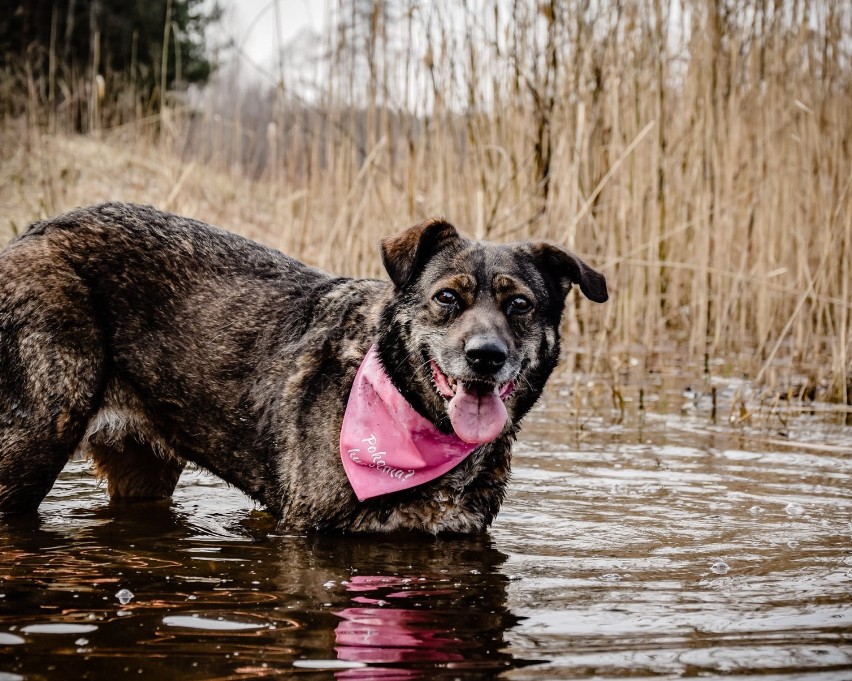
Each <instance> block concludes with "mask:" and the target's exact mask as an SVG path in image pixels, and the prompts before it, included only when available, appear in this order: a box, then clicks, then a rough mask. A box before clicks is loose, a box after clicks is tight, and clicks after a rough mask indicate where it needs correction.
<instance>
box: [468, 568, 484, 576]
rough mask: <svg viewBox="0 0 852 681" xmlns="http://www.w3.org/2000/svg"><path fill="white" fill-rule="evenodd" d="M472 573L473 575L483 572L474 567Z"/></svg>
mask: <svg viewBox="0 0 852 681" xmlns="http://www.w3.org/2000/svg"><path fill="white" fill-rule="evenodd" d="M470 574H472V575H481V574H482V573H481V572H480V571H479V570H477V569H476V568H473V569H472V570H471V571H470Z"/></svg>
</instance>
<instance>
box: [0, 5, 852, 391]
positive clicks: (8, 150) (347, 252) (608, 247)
mask: <svg viewBox="0 0 852 681" xmlns="http://www.w3.org/2000/svg"><path fill="white" fill-rule="evenodd" d="M329 5H330V9H329V12H330V14H331V15H330V17H329V21H328V25H329V26H330V27H331V30H329V31H328V32H327V34H326V35H324V36H322V37H319V38H317V39H315V40H312V41H308V44H309V46H308V47H304V49H301V50H300V51H295V50H293V49H289V50H287V49H284V47H285V46H281V47H282V51H281V58H280V59H278V60H277V63H276V65H275V66H274V67H273V68H271V69H270V70H269V71H263V69H251V68H250V66H248V65H246V63H245V62H242V65H239V66H232V67H229V68H225V69H222V70H220V72H219V73H218V74H217V76H216V77H215V78H214V81H213V83H212V84H211V85H210V87H209V88H208V90H207V91H206V92H204V93H202V94H196V95H195V96H190V97H187V96H186V95H179V94H178V93H172V94H171V95H170V96H169V97H165V98H161V99H160V100H159V102H158V104H157V105H156V108H155V109H151V108H146V105H145V103H144V102H143V101H141V99H140V97H139V96H138V94H137V93H135V92H134V91H133V79H132V78H129V77H127V76H118V75H116V74H112V75H110V74H105V75H104V76H102V78H104V81H103V82H104V83H105V85H106V92H105V94H104V96H103V98H100V97H99V96H98V95H97V89H96V88H97V84H98V82H97V80H96V78H97V76H99V75H100V74H97V73H90V74H89V76H88V78H85V77H78V78H77V79H76V80H74V81H73V82H71V81H69V82H67V83H62V87H63V88H65V89H64V90H62V88H57V87H56V86H55V85H54V86H50V85H49V82H50V77H49V76H50V74H46V73H41V72H39V71H38V70H37V69H33V68H32V67H31V66H27V65H23V66H22V67H21V68H20V69H9V70H7V72H6V73H5V74H3V77H2V83H0V93H2V95H3V97H4V98H6V99H7V101H8V102H10V104H9V105H8V106H6V107H4V113H3V119H2V124H0V140H1V141H2V144H3V149H4V153H3V155H2V158H1V159H0V204H2V207H3V211H2V217H0V230H4V231H3V232H2V233H0V238H2V239H3V240H5V239H6V238H8V237H9V236H11V235H12V233H13V232H14V231H15V230H20V229H22V228H23V227H24V226H25V225H26V224H27V223H28V222H29V221H31V220H32V219H34V218H36V217H40V216H44V215H48V214H52V213H56V212H59V211H61V210H65V209H67V208H70V207H71V206H74V205H81V204H89V203H93V202H96V201H99V200H104V199H125V200H137V201H144V202H149V203H154V204H157V205H159V206H162V207H164V208H168V209H171V210H175V211H178V212H183V213H187V214H191V215H193V216H195V217H198V218H200V219H204V220H208V221H211V222H214V223H216V224H221V225H223V226H226V227H228V228H230V229H234V230H235V231H239V232H242V233H245V234H247V235H249V236H252V237H254V238H257V239H259V240H261V241H263V242H265V243H268V244H270V245H272V246H275V247H278V248H282V249H284V250H286V251H288V252H290V253H292V254H294V255H296V256H298V257H301V258H303V259H305V260H308V261H309V262H312V263H314V264H316V265H318V266H320V267H323V268H326V269H329V270H332V271H335V272H340V273H345V274H353V275H369V276H372V275H379V274H380V269H379V260H378V258H377V257H376V241H377V240H378V238H379V237H380V236H382V235H384V234H386V233H388V232H389V231H391V230H394V229H397V228H399V227H401V226H404V225H407V224H409V223H412V222H414V221H417V220H419V219H421V218H424V217H426V216H430V215H435V214H441V215H445V216H447V217H448V218H449V219H451V220H452V221H454V222H455V223H456V224H457V225H459V226H460V227H461V228H462V229H463V231H466V232H467V233H469V234H471V235H473V236H476V237H480V238H488V239H495V240H499V241H512V240H519V239H550V240H554V241H558V242H560V243H562V244H564V245H566V246H568V247H569V248H571V249H572V250H574V251H575V252H577V253H579V254H580V255H582V256H583V257H585V258H587V259H588V260H589V261H590V262H591V263H594V264H595V265H596V266H598V267H600V268H601V269H603V270H604V271H605V272H606V274H607V277H608V280H609V282H610V287H611V290H612V300H611V302H610V303H609V304H607V305H605V306H602V307H596V306H592V305H590V304H587V303H584V302H581V301H580V300H579V298H573V299H572V300H571V303H570V306H569V314H568V315H567V317H566V325H567V327H568V330H569V331H570V332H571V334H569V335H567V339H568V340H567V343H566V345H567V349H568V350H569V353H568V354H569V357H568V362H567V364H568V366H569V367H571V368H574V369H581V370H585V371H598V372H600V371H609V372H612V373H613V375H615V373H617V372H618V370H619V369H620V368H623V367H626V366H630V365H635V364H636V363H637V362H639V363H640V364H641V367H642V368H643V369H645V370H654V369H656V368H658V367H659V365H660V364H661V363H663V362H666V361H670V357H671V356H672V353H675V354H677V356H678V357H682V358H683V362H684V366H687V365H691V366H693V367H699V369H700V368H705V369H707V371H713V372H728V373H730V372H744V373H746V374H747V375H748V377H750V378H752V379H754V380H756V381H757V382H758V383H760V384H764V385H770V386H775V387H777V388H778V389H781V390H787V391H793V392H796V391H798V392H800V393H803V392H807V393H808V394H814V393H815V392H816V393H819V395H820V396H822V397H825V398H827V399H830V400H833V401H837V402H841V403H845V404H852V394H850V393H852V383H850V375H852V319H851V317H852V315H850V308H852V296H851V295H850V286H852V273H850V263H851V262H852V187H850V185H852V106H850V102H852V59H850V57H852V54H850V52H851V51H852V7H850V6H849V5H848V3H844V2H840V1H835V0H814V1H812V2H803V1H801V0H794V1H792V2H789V3H768V2H745V1H737V0H727V1H726V2H711V1H709V0H699V1H696V2H679V1H678V0H671V1H665V0H635V1H633V2H628V3H590V2H587V1H583V0H565V1H563V2H556V1H552V2H531V1H530V2H520V1H519V2H513V3H507V2H503V1H501V0H479V1H478V2H475V3H465V2H462V1H461V0H441V1H438V2H429V3H426V2H416V1H414V0H402V1H400V2H351V1H350V2H343V1H341V2H338V3H329ZM256 71H260V72H261V75H262V76H263V77H262V78H261V79H260V80H258V79H257V77H256V74H255V72H256ZM54 77H55V76H54ZM75 83H76V85H75ZM51 87H54V90H51ZM59 91H62V92H65V93H66V94H65V95H64V97H62V98H59V97H58V96H57V95H56V94H55V92H59ZM51 92H53V93H54V94H51ZM93 92H94V93H95V95H94V96H93V95H92V93H93ZM60 99H61V101H59V100H60ZM71 104H73V106H71ZM80 107H83V108H84V109H86V108H87V107H89V108H91V107H96V108H97V112H96V113H97V115H92V112H91V111H88V110H87V111H86V115H80V113H79V112H80ZM72 113H73V115H72ZM582 348H586V350H585V351H583V350H581V349H582ZM667 357H668V358H669V359H668V360H667V359H666V358H667Z"/></svg>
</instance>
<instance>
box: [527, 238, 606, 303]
mask: <svg viewBox="0 0 852 681" xmlns="http://www.w3.org/2000/svg"><path fill="white" fill-rule="evenodd" d="M529 249H530V252H531V253H532V256H533V260H534V261H535V262H536V263H537V264H538V266H539V268H540V269H541V271H542V272H543V273H544V274H545V275H546V276H548V277H550V278H552V279H553V280H554V281H556V282H558V284H559V286H560V288H561V289H562V295H563V296H566V295H568V291H570V290H571V285H572V284H577V285H578V286H579V287H580V290H581V291H582V292H583V295H585V296H586V298H588V299H589V300H593V301H594V302H596V303H605V302H606V301H607V299H608V298H609V294H608V293H607V290H606V277H604V275H603V274H601V273H600V272H598V271H597V270H594V269H592V268H591V267H589V266H588V265H587V264H586V263H585V262H583V261H582V260H581V259H580V258H578V257H577V256H576V255H574V254H573V253H569V252H568V251H566V250H565V249H564V248H562V247H561V246H557V245H556V244H551V243H548V242H546V241H543V242H540V243H534V244H530V245H529Z"/></svg>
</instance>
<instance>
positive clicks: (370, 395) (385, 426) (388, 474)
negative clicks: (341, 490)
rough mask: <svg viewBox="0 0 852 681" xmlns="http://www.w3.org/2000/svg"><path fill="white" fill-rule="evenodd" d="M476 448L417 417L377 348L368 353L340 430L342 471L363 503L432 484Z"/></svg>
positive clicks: (356, 380)
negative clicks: (385, 368) (385, 367)
mask: <svg viewBox="0 0 852 681" xmlns="http://www.w3.org/2000/svg"><path fill="white" fill-rule="evenodd" d="M477 447H479V443H475V442H474V443H470V442H464V441H463V440H461V439H459V438H458V437H457V436H456V435H455V434H450V435H446V434H444V433H442V432H440V431H439V430H438V429H437V428H436V427H435V426H434V425H433V424H432V422H431V421H428V420H427V419H425V418H423V417H422V416H421V415H420V414H418V413H417V412H416V411H415V410H414V408H413V407H412V406H411V405H410V404H408V402H407V401H406V399H405V398H404V397H403V396H402V395H401V394H400V392H399V391H398V390H397V389H396V388H395V387H394V385H393V383H391V380H390V378H389V377H388V375H387V373H386V372H385V370H384V367H382V364H381V362H380V361H379V355H378V352H377V351H376V347H375V346H373V347H371V348H370V350H369V351H368V352H367V355H366V357H364V361H363V362H361V367H360V368H359V369H358V373H357V374H355V382H354V383H353V384H352V391H351V392H350V393H349V402H348V403H347V405H346V413H345V414H344V415H343V427H342V428H341V429H340V456H341V458H342V459H343V468H344V470H345V471H346V475H347V477H348V478H349V483H350V484H351V485H352V489H353V490H355V495H356V496H357V497H358V499H359V501H364V499H369V498H370V497H377V496H379V495H382V494H390V493H391V492H398V491H399V490H403V489H408V488H409V487H416V486H417V485H422V484H423V483H424V482H429V481H430V480H434V479H435V478H437V477H438V476H440V475H443V474H444V473H446V472H447V471H448V470H450V469H451V468H454V467H455V466H457V465H458V464H460V463H461V462H462V461H464V459H465V458H466V457H467V456H468V455H469V454H470V453H471V452H472V451H473V450H474V449H476V448H477Z"/></svg>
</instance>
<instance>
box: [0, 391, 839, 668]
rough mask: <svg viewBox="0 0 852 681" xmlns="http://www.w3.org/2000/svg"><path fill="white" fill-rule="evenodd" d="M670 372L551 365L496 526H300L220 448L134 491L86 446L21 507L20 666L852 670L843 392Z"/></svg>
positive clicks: (13, 555)
mask: <svg viewBox="0 0 852 681" xmlns="http://www.w3.org/2000/svg"><path fill="white" fill-rule="evenodd" d="M652 387H653V390H648V386H645V387H644V388H643V392H642V395H641V398H640V395H639V393H638V387H636V386H634V388H633V389H624V390H623V391H622V389H621V388H618V389H614V388H613V387H612V386H607V385H606V384H605V383H593V384H589V385H585V384H583V385H581V384H579V383H578V382H576V381H573V382H571V383H568V382H565V381H563V382H562V383H559V382H556V383H554V384H552V385H551V386H550V388H549V390H548V393H547V395H546V398H545V399H544V400H543V402H542V403H541V404H540V405H539V406H538V407H537V408H536V411H535V412H534V413H533V414H532V415H531V418H530V419H529V420H528V422H527V424H526V426H525V428H524V432H523V434H522V437H521V440H520V442H519V444H518V446H517V448H516V456H515V462H514V476H513V481H512V484H511V488H510V489H511V492H510V495H509V498H508V499H507V502H506V504H505V506H504V508H503V511H502V512H501V514H500V515H499V516H498V519H497V521H496V522H495V524H494V526H493V528H492V530H491V532H490V533H489V534H488V535H485V536H480V537H446V538H443V537H442V538H437V539H434V538H424V537H412V536H399V535H395V536H372V537H363V538H356V537H303V536H288V535H287V534H285V533H282V532H281V531H279V530H276V529H275V528H274V527H273V526H272V525H271V523H270V520H269V518H268V517H267V516H266V515H265V514H264V513H262V512H260V511H258V510H256V509H255V508H254V506H253V505H252V504H251V503H250V502H249V501H247V500H246V498H245V497H243V495H242V494H241V493H239V492H237V491H235V490H233V489H229V488H228V487H227V486H225V485H224V484H222V483H221V482H219V481H218V480H217V479H215V478H213V477H212V476H209V475H207V474H204V473H202V472H199V471H190V472H187V473H185V474H184V476H183V478H182V481H181V483H180V486H179V488H178V490H177V491H176V493H175V497H174V500H173V502H172V503H171V504H167V503H141V504H132V505H124V506H111V505H110V504H109V503H108V501H107V499H106V492H105V490H104V489H103V487H102V486H99V485H98V483H97V482H96V481H95V480H94V478H93V477H92V476H91V473H90V471H89V468H88V466H87V464H86V463H85V462H73V463H71V464H69V466H68V467H67V468H66V470H65V471H64V472H63V474H62V476H61V478H60V480H59V481H58V482H57V484H56V486H55V487H54V489H53V491H52V492H51V494H50V496H49V497H48V499H47V500H46V501H45V503H44V504H43V505H42V507H41V509H40V512H39V514H38V516H37V517H32V518H25V519H15V520H14V521H12V522H6V523H0V681H9V680H10V679H21V678H23V679H60V678H61V679H77V678H80V679H83V678H90V679H103V678H109V677H111V676H116V675H121V676H122V677H123V678H131V677H132V678H157V679H166V678H181V679H249V678H260V677H276V676H293V677H295V678H305V679H309V678H342V679H376V678H378V679H416V678H422V677H428V678H447V679H456V678H491V677H498V676H499V677H500V678H509V679H538V678H541V679H555V678H560V679H567V678H610V677H630V678H655V679H662V678H679V677H684V676H690V677H693V676H718V675H725V676H726V678H745V677H752V676H755V675H759V677H760V678H761V679H770V680H772V679H826V680H828V679H852V550H851V549H852V484H850V482H852V459H850V457H849V454H848V453H849V452H850V451H852V432H851V431H852V428H850V427H849V426H846V425H845V418H844V415H843V414H839V413H837V412H836V411H833V410H831V409H829V408H824V407H821V406H820V405H810V404H800V403H797V402H779V401H778V400H777V399H774V400H773V399H771V397H769V398H767V399H765V400H762V401H761V400H759V399H754V396H752V398H751V400H750V402H749V404H750V405H751V406H750V407H749V408H748V409H745V408H741V407H740V406H738V403H737V396H739V395H742V394H743V393H742V391H741V386H736V385H729V384H722V385H720V386H719V389H718V393H717V410H716V414H715V418H714V414H713V412H712V404H711V402H710V399H709V392H708V391H707V390H706V387H707V386H705V390H704V391H702V390H697V391H695V392H689V391H686V392H685V391H684V388H685V386H684V385H674V386H662V385H660V386H656V387H654V386H652ZM705 393H706V394H705ZM640 405H641V407H643V408H641V409H640Z"/></svg>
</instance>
